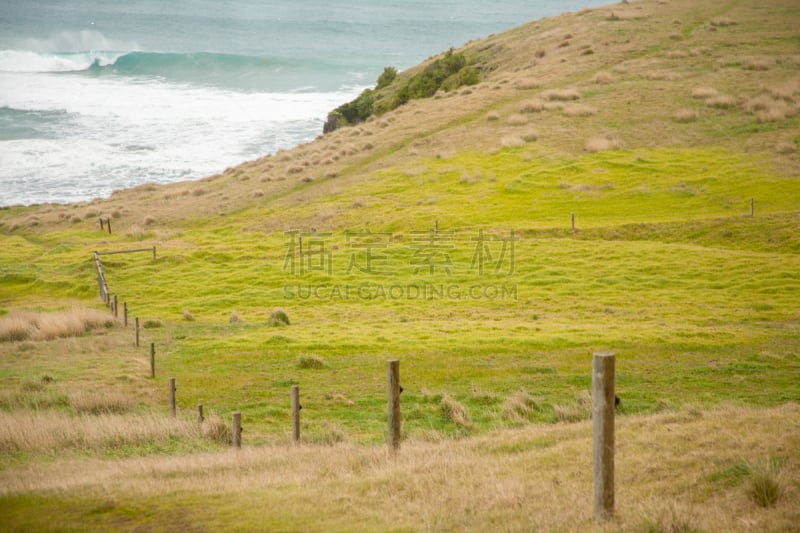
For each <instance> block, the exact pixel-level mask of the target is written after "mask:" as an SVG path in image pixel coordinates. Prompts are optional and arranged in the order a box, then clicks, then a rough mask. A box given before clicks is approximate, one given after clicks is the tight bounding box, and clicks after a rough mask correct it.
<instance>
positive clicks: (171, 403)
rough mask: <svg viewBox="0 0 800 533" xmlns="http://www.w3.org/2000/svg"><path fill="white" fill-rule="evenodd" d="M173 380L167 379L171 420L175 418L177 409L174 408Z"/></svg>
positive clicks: (174, 388)
mask: <svg viewBox="0 0 800 533" xmlns="http://www.w3.org/2000/svg"><path fill="white" fill-rule="evenodd" d="M175 390H176V387H175V378H169V412H170V414H171V415H172V418H175V417H176V416H177V409H176V408H175Z"/></svg>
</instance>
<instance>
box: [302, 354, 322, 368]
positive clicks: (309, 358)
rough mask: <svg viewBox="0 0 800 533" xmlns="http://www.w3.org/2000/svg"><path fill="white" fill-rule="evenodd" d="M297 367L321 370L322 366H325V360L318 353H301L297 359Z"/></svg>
mask: <svg viewBox="0 0 800 533" xmlns="http://www.w3.org/2000/svg"><path fill="white" fill-rule="evenodd" d="M297 367H298V368H309V369H312V370H319V369H321V368H325V361H324V360H323V359H322V358H321V357H320V356H318V355H316V354H311V355H301V356H300V357H299V358H298V359H297Z"/></svg>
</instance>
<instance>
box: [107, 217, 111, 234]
mask: <svg viewBox="0 0 800 533" xmlns="http://www.w3.org/2000/svg"><path fill="white" fill-rule="evenodd" d="M106 226H108V234H109V235H111V219H110V218H107V219H106Z"/></svg>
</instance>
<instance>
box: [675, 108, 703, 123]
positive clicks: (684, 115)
mask: <svg viewBox="0 0 800 533" xmlns="http://www.w3.org/2000/svg"><path fill="white" fill-rule="evenodd" d="M698 118H700V113H698V112H697V110H696V109H679V110H678V111H676V112H675V114H674V115H672V120H674V121H675V122H679V123H681V124H688V123H690V122H695V121H696V120H697V119H698Z"/></svg>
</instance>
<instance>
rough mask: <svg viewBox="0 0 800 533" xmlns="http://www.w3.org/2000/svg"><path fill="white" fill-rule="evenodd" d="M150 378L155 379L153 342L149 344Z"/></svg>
mask: <svg viewBox="0 0 800 533" xmlns="http://www.w3.org/2000/svg"><path fill="white" fill-rule="evenodd" d="M136 320H139V319H138V318H137V319H136ZM150 377H151V378H152V379H155V378H156V343H154V342H151V343H150Z"/></svg>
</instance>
